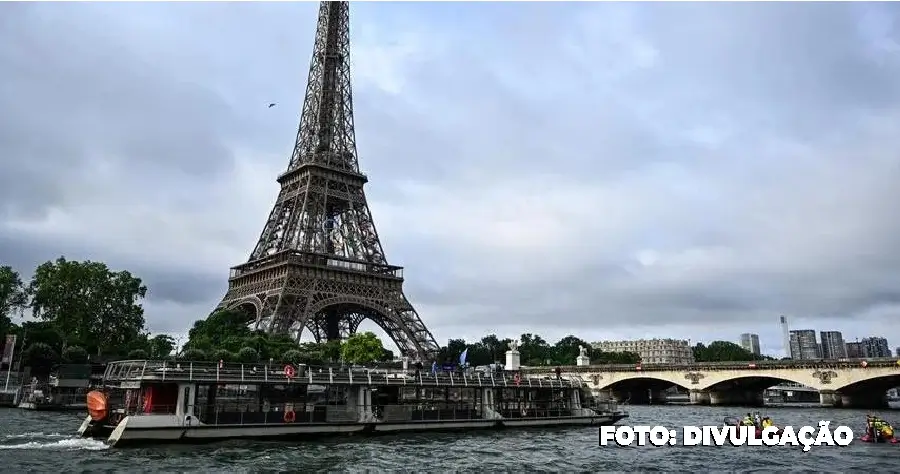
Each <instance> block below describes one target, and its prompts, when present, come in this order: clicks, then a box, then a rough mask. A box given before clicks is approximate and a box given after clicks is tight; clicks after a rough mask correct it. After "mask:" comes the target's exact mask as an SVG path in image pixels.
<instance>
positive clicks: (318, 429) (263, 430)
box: [79, 414, 627, 448]
mask: <svg viewBox="0 0 900 474" xmlns="http://www.w3.org/2000/svg"><path fill="white" fill-rule="evenodd" d="M626 417H627V415H625V414H610V415H596V416H579V417H561V418H540V419H524V420H523V419H515V420H510V419H505V420H445V421H418V422H404V423H381V422H379V423H357V422H351V423H303V424H284V425H202V426H147V425H145V426H140V425H142V424H144V423H141V422H142V421H145V420H141V418H144V419H146V418H147V417H129V418H126V419H124V420H122V422H121V423H119V425H118V426H116V427H115V429H113V430H112V432H111V433H109V429H108V427H100V426H94V427H92V426H90V423H89V421H88V420H85V422H84V423H83V424H82V428H81V429H80V430H79V432H80V433H81V434H82V435H83V436H90V437H101V436H102V437H105V434H106V433H109V436H108V438H107V439H106V442H107V444H109V445H111V446H114V447H116V448H121V447H129V446H135V445H146V444H168V443H203V442H212V441H218V440H226V439H267V440H275V439H317V438H324V437H329V436H347V435H366V436H368V435H378V434H392V433H410V432H445V431H473V430H494V429H515V428H540V427H573V426H592V425H593V426H600V425H610V424H614V423H616V422H617V421H619V420H621V419H623V418H626ZM104 428H106V429H104Z"/></svg>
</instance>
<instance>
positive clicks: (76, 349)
mask: <svg viewBox="0 0 900 474" xmlns="http://www.w3.org/2000/svg"><path fill="white" fill-rule="evenodd" d="M62 360H63V362H66V363H68V364H84V363H85V362H87V361H88V352H87V350H85V348H83V347H81V346H69V347H66V350H64V351H63V353H62Z"/></svg>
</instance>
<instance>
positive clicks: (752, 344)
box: [741, 332, 759, 355]
mask: <svg viewBox="0 0 900 474" xmlns="http://www.w3.org/2000/svg"><path fill="white" fill-rule="evenodd" d="M741 347H743V348H744V350H746V351H747V352H749V353H751V354H755V355H759V335H758V334H751V333H749V332H745V333H744V334H741Z"/></svg>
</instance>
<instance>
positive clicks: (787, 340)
mask: <svg viewBox="0 0 900 474" xmlns="http://www.w3.org/2000/svg"><path fill="white" fill-rule="evenodd" d="M781 333H782V337H783V339H782V341H781V342H783V343H784V356H785V357H791V334H790V330H789V328H788V321H787V317H786V316H784V315H781Z"/></svg>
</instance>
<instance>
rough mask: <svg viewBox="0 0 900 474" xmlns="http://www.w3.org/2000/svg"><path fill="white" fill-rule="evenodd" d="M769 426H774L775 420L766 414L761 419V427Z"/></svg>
mask: <svg viewBox="0 0 900 474" xmlns="http://www.w3.org/2000/svg"><path fill="white" fill-rule="evenodd" d="M770 426H775V422H773V421H772V419H771V418H769V417H768V416H767V417H765V418H763V419H762V429H766V428H768V427H770Z"/></svg>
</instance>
